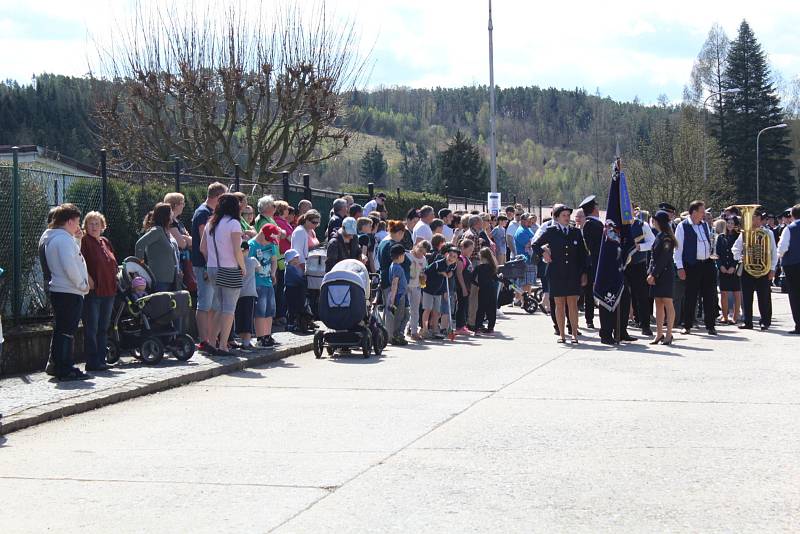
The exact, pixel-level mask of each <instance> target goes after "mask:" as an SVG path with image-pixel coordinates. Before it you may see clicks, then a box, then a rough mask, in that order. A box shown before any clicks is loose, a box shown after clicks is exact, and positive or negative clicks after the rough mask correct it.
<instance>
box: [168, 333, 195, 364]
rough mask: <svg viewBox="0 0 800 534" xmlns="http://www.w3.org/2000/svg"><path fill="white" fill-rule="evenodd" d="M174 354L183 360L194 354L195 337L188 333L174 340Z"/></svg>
mask: <svg viewBox="0 0 800 534" xmlns="http://www.w3.org/2000/svg"><path fill="white" fill-rule="evenodd" d="M172 347H173V350H172V352H173V354H175V357H176V358H177V359H179V360H180V361H182V362H185V361H186V360H188V359H189V358H191V357H192V356H194V339H192V336H190V335H188V334H181V335H179V336H177V337H176V338H175V341H173V342H172Z"/></svg>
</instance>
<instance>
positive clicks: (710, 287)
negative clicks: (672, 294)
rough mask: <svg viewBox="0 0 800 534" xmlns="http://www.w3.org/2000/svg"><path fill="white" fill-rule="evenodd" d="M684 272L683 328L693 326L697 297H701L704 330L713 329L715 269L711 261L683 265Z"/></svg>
mask: <svg viewBox="0 0 800 534" xmlns="http://www.w3.org/2000/svg"><path fill="white" fill-rule="evenodd" d="M684 269H685V271H686V297H685V299H684V302H683V327H684V328H692V327H693V326H694V314H695V311H696V310H697V297H698V295H701V296H702V297H703V319H704V321H705V324H706V328H713V327H714V324H715V323H716V322H717V303H716V302H714V296H715V294H716V289H715V288H716V281H717V268H716V266H715V265H714V262H713V261H712V260H706V261H701V262H697V263H695V264H694V265H684Z"/></svg>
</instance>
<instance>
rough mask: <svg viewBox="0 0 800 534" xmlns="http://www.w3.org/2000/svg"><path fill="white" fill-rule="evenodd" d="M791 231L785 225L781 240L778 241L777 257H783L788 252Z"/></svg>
mask: <svg viewBox="0 0 800 534" xmlns="http://www.w3.org/2000/svg"><path fill="white" fill-rule="evenodd" d="M790 234H791V229H790V228H789V226H788V225H787V226H786V228H784V229H783V233H782V234H781V240H780V241H778V256H780V257H783V255H784V254H786V253H787V252H788V251H789V240H790V239H791V235H790Z"/></svg>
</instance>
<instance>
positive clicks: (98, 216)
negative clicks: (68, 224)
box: [83, 211, 107, 232]
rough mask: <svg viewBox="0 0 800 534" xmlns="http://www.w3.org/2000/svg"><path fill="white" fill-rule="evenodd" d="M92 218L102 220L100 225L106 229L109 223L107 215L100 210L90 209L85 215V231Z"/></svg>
mask: <svg viewBox="0 0 800 534" xmlns="http://www.w3.org/2000/svg"><path fill="white" fill-rule="evenodd" d="M90 219H95V220H98V221H100V225H101V226H102V227H103V230H105V229H106V226H107V224H106V217H105V215H103V214H102V213H100V212H99V211H90V212H89V213H87V214H86V215H84V217H83V231H84V232H85V231H86V227H87V225H88V224H89V220H90Z"/></svg>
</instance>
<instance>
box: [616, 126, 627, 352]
mask: <svg viewBox="0 0 800 534" xmlns="http://www.w3.org/2000/svg"><path fill="white" fill-rule="evenodd" d="M614 167H615V170H614V174H615V175H616V178H617V188H619V183H620V174H621V173H622V158H621V157H620V155H619V141H617V153H616V160H615V162H614ZM621 210H622V207H621V206H620V212H621ZM620 215H621V213H620ZM624 294H625V277H624V275H623V277H622V295H624ZM622 295H620V301H619V302H618V303H617V328H616V329H615V330H614V340H615V341H616V342H617V346H619V344H620V342H621V341H622V332H621V330H622V310H621V308H622V301H623V299H622Z"/></svg>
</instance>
